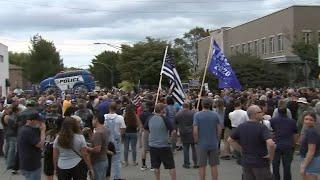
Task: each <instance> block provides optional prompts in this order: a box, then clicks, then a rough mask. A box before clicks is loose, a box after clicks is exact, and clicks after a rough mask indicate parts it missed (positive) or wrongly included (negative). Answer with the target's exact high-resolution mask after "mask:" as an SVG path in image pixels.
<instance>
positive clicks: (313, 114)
mask: <svg viewBox="0 0 320 180" xmlns="http://www.w3.org/2000/svg"><path fill="white" fill-rule="evenodd" d="M306 116H311V117H312V118H313V119H314V121H316V120H317V116H316V113H315V112H313V111H304V112H303V115H302V119H304V118H305V117H306Z"/></svg>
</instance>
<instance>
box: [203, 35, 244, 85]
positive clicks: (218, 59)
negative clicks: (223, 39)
mask: <svg viewBox="0 0 320 180" xmlns="http://www.w3.org/2000/svg"><path fill="white" fill-rule="evenodd" d="M213 50H214V51H213V52H214V53H213V54H212V57H211V63H210V66H209V71H210V72H211V73H212V74H214V75H215V76H216V77H217V78H218V79H219V88H234V89H237V90H241V88H242V87H241V85H240V82H239V80H238V78H237V76H236V74H235V73H234V72H233V70H232V67H231V65H230V64H229V63H228V59H227V58H226V57H225V56H224V54H223V52H222V50H221V49H220V47H219V45H218V44H217V42H216V41H213Z"/></svg>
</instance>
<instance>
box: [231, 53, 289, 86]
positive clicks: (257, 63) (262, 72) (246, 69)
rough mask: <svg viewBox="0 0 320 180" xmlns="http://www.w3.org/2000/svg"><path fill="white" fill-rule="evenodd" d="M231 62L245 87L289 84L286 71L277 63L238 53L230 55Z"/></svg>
mask: <svg viewBox="0 0 320 180" xmlns="http://www.w3.org/2000/svg"><path fill="white" fill-rule="evenodd" d="M229 63H230V64H231V66H232V69H233V70H234V72H235V73H236V75H237V77H238V79H239V81H240V83H241V85H242V87H243V88H244V89H246V88H255V87H259V86H260V87H263V88H266V87H269V88H272V87H284V86H287V85H288V78H287V75H286V73H285V72H284V71H281V70H280V68H278V67H277V65H276V64H272V63H271V62H269V61H266V60H262V59H260V58H258V57H256V56H249V55H245V54H238V55H235V56H232V57H230V58H229Z"/></svg>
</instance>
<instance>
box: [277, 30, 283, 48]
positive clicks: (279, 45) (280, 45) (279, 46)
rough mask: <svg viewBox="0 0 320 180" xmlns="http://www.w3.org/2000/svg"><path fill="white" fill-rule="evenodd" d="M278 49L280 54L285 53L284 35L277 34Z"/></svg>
mask: <svg viewBox="0 0 320 180" xmlns="http://www.w3.org/2000/svg"><path fill="white" fill-rule="evenodd" d="M280 36H281V44H280V43H279V37H280ZM277 47H278V49H277V50H278V52H282V51H283V48H284V46H283V34H282V33H279V34H277Z"/></svg>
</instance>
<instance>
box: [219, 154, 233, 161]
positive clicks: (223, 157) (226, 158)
mask: <svg viewBox="0 0 320 180" xmlns="http://www.w3.org/2000/svg"><path fill="white" fill-rule="evenodd" d="M220 159H223V160H230V159H231V157H230V156H228V155H225V156H221V157H220Z"/></svg>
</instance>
